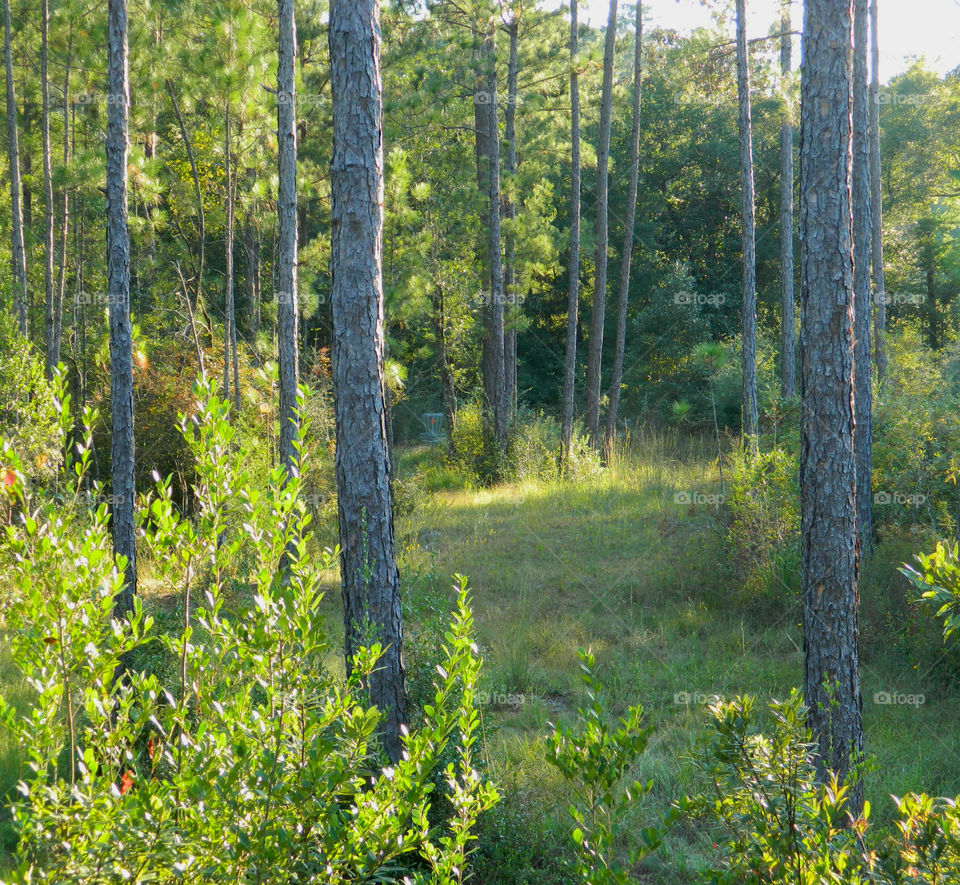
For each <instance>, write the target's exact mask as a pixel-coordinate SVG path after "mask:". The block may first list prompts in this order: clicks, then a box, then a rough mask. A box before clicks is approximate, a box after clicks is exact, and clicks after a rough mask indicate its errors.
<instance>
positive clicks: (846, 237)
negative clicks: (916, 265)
mask: <svg viewBox="0 0 960 885" xmlns="http://www.w3.org/2000/svg"><path fill="white" fill-rule="evenodd" d="M850 10H851V7H850V5H849V3H844V4H841V3H837V2H836V0H807V3H806V6H805V9H804V29H803V34H804V37H803V63H802V73H801V95H802V98H801V136H802V137H801V147H800V181H801V184H802V188H801V195H800V222H801V226H802V227H801V229H802V237H801V255H800V273H801V281H800V285H801V308H802V319H801V324H800V349H801V385H802V397H803V401H802V408H801V448H800V493H801V533H802V553H801V557H802V559H801V572H802V577H801V581H802V587H803V628H804V637H803V645H804V695H805V699H806V706H807V709H808V711H809V712H808V723H809V725H810V728H811V730H812V732H813V736H814V740H815V741H817V743H818V749H819V752H818V757H817V771H818V774H819V776H820V777H821V778H824V777H825V776H826V770H827V769H830V770H832V771H836V772H838V774H839V775H840V776H841V777H845V776H846V775H847V774H849V772H850V769H851V764H852V762H853V761H854V760H855V758H856V757H858V756H859V754H860V753H861V751H862V748H863V730H862V722H861V713H862V710H861V707H862V701H861V696H860V671H859V657H858V651H857V634H858V625H857V608H858V599H857V570H858V556H857V534H856V511H855V490H856V470H855V462H854V451H853V437H854V415H853V396H854V389H853V348H854V334H853V311H854V300H853V231H852V223H851V188H852V180H851V155H852V140H851V131H850V130H851V125H850V117H851V110H852V109H851V86H852V82H851V81H852V58H851V47H852V36H853V35H852V27H851V26H852V22H851V17H850ZM861 806H862V789H861V788H860V787H857V788H855V789H854V792H853V794H852V795H851V810H852V811H853V812H854V813H857V812H858V811H859V810H860V808H861Z"/></svg>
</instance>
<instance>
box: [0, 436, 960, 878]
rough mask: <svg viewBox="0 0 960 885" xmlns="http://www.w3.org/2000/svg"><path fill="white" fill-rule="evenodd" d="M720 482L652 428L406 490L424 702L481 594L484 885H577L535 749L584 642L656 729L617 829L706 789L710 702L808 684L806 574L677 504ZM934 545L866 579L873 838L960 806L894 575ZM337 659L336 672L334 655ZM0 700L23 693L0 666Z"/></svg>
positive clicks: (917, 626)
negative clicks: (777, 569) (744, 548)
mask: <svg viewBox="0 0 960 885" xmlns="http://www.w3.org/2000/svg"><path fill="white" fill-rule="evenodd" d="M431 463H433V462H432V460H431V458H430V456H429V453H427V452H426V451H425V450H424V449H417V450H413V451H410V452H405V453H402V455H401V458H400V461H399V471H400V476H401V482H402V483H403V482H404V481H408V482H407V485H408V487H413V485H414V483H413V479H412V474H414V473H415V472H417V471H423V470H424V469H426V468H428V467H429V466H430V465H431ZM719 479H720V478H719V475H718V474H717V471H716V466H715V462H714V460H713V457H712V447H711V445H710V444H709V443H707V442H704V443H701V442H700V441H697V440H692V441H690V440H684V439H683V438H681V437H678V436H676V435H670V434H660V435H657V434H650V435H648V436H646V437H644V438H643V439H641V440H639V441H635V443H634V445H633V446H632V447H631V448H630V449H629V450H628V451H627V450H624V451H621V452H618V453H617V454H616V455H615V456H614V457H613V458H612V459H611V463H610V465H609V466H608V468H607V469H606V470H605V471H604V472H603V474H602V475H600V476H598V477H596V478H593V479H590V480H587V481H584V482H581V483H576V484H574V483H568V482H550V483H541V482H537V481H525V482H522V483H514V484H505V485H499V486H497V487H494V488H488V489H463V488H459V489H458V488H455V487H454V488H439V489H433V490H431V491H425V490H424V489H423V488H420V489H419V490H416V489H415V490H414V491H408V492H407V494H408V496H409V500H407V501H406V502H405V506H404V508H403V511H402V514H401V515H399V516H398V519H397V526H396V529H397V546H398V550H399V558H400V564H401V574H402V576H403V581H404V594H405V598H404V606H405V617H406V623H405V630H406V633H407V640H408V648H407V670H408V679H409V685H410V690H411V693H412V696H413V697H414V700H417V699H418V698H420V699H422V698H423V697H424V696H425V695H426V692H427V690H428V687H429V684H430V681H431V679H432V673H433V665H434V663H435V660H436V653H437V648H438V644H439V642H441V641H442V635H443V630H444V627H445V624H446V616H447V611H448V609H449V607H450V604H451V602H452V599H453V596H452V592H450V590H449V588H450V585H451V583H452V581H451V576H452V575H453V574H454V573H461V574H466V575H468V576H469V578H470V585H471V587H472V590H473V594H472V603H473V607H474V610H475V614H476V622H477V628H478V642H479V645H480V647H481V652H482V655H483V657H484V659H485V666H484V677H483V678H484V682H483V685H482V689H483V693H482V695H481V698H482V700H483V706H482V719H483V730H484V736H485V754H484V765H485V767H486V769H487V771H488V773H489V774H490V775H491V776H492V777H493V779H494V780H495V781H496V782H497V784H498V786H499V787H500V791H501V794H502V795H503V797H504V798H503V800H502V802H501V804H500V806H499V807H498V808H497V809H495V810H494V811H493V812H491V813H490V814H488V816H487V818H486V819H485V820H484V822H483V827H482V833H481V839H480V841H479V843H478V845H479V847H478V852H477V855H476V858H475V865H476V868H477V881H482V882H484V883H486V885H524V883H530V885H533V883H536V885H552V883H557V885H559V883H566V882H568V881H569V873H567V872H566V871H565V869H564V867H563V860H564V857H565V856H566V855H567V854H568V853H569V848H570V843H569V837H568V815H567V811H566V809H567V807H568V806H569V804H570V801H571V798H572V797H571V794H570V787H569V785H568V784H567V783H566V782H564V780H563V779H562V777H561V776H560V775H559V774H558V773H557V772H556V770H555V769H553V768H552V767H551V766H550V765H549V764H548V763H547V762H546V759H545V755H544V754H545V745H544V742H543V737H544V734H545V733H546V732H547V730H548V729H549V728H550V723H551V722H557V721H561V720H562V721H569V720H572V719H573V718H574V717H575V711H576V707H577V705H578V704H579V703H581V701H582V695H581V686H580V680H579V661H578V658H577V650H578V648H580V647H590V648H591V649H592V650H593V652H594V654H595V656H596V659H597V663H598V668H599V675H600V677H601V679H602V680H603V682H604V685H605V692H606V697H605V701H606V702H607V704H608V706H609V709H611V710H612V711H613V712H614V713H619V712H622V711H623V710H625V709H626V707H627V706H629V705H631V704H635V703H642V704H643V706H644V709H645V711H646V718H647V721H648V723H649V724H651V725H653V727H654V732H653V735H652V737H651V741H650V744H649V749H648V750H647V752H646V754H645V755H644V756H643V757H642V759H641V761H640V762H639V765H638V771H637V772H636V773H635V776H636V777H637V778H639V779H641V780H647V779H652V780H653V782H654V789H653V791H652V793H651V794H650V795H649V796H647V797H646V798H645V799H644V800H643V801H641V802H638V803H637V804H636V805H635V806H634V807H633V808H632V809H631V820H629V821H627V822H626V826H625V828H624V831H625V832H626V833H629V832H631V830H634V829H635V827H638V826H644V825H647V824H649V823H651V822H652V821H653V820H654V819H655V817H656V815H657V814H659V813H660V812H663V811H665V810H666V809H667V807H668V806H669V805H670V803H671V802H673V801H675V800H676V799H677V798H679V797H680V796H681V795H683V794H684V793H688V792H693V791H696V790H697V789H699V787H700V784H699V782H698V774H697V773H696V769H695V767H694V766H693V765H692V763H691V762H690V761H689V758H690V756H691V754H692V753H693V752H694V750H695V748H696V744H697V741H698V740H699V738H700V737H701V735H702V734H703V732H704V726H705V723H706V720H707V716H708V711H707V706H706V701H707V700H708V699H710V698H712V697H714V696H721V697H727V698H729V697H732V696H734V695H736V694H743V693H750V694H754V695H756V696H757V697H758V698H760V699H761V700H766V699H769V698H772V697H783V696H785V695H786V694H787V693H788V692H789V690H790V689H791V688H792V687H793V686H796V685H799V684H800V683H801V682H802V676H803V655H802V631H801V627H800V608H799V600H798V598H797V594H796V590H795V589H791V587H795V586H796V583H797V582H796V580H786V581H785V582H783V581H782V577H781V579H780V581H779V582H778V583H775V584H774V585H773V586H772V587H768V588H767V589H766V590H765V591H762V592H763V598H762V599H760V598H753V597H751V595H750V592H747V591H745V589H744V588H745V586H747V584H748V582H745V579H744V575H743V573H742V568H743V566H742V563H738V562H737V561H736V559H735V557H734V556H732V551H731V550H730V549H729V545H728V542H727V537H726V519H727V515H726V513H725V512H724V510H723V509H721V508H717V507H713V506H710V505H706V504H697V503H683V502H685V501H686V498H685V497H684V496H683V494H682V493H688V494H689V493H693V492H699V493H702V494H710V493H711V492H715V491H717V490H718V489H719ZM450 484H451V485H456V483H455V482H453V481H451V483H450ZM677 493H681V494H680V496H679V497H678V494H677ZM693 497H694V498H695V496H693ZM678 501H680V502H681V503H677V502H678ZM326 529H329V527H326ZM326 534H330V532H329V531H327V532H326ZM930 540H931V539H930V538H928V537H926V536H925V535H906V536H904V535H891V536H889V537H886V538H884V540H883V541H882V542H881V544H880V545H879V547H878V549H877V551H876V553H875V555H874V557H873V558H872V559H871V560H870V561H869V562H868V563H867V564H866V566H865V568H864V570H863V574H862V580H861V596H862V615H861V635H862V651H863V673H862V682H863V697H864V725H865V730H866V746H867V750H868V753H869V754H870V756H871V760H872V769H873V770H872V772H871V774H870V778H869V781H868V783H867V796H868V798H869V799H870V801H871V804H872V806H873V808H874V813H873V817H874V819H875V820H876V821H877V823H878V824H880V825H883V824H884V823H885V822H887V821H889V819H890V817H891V814H892V803H891V802H890V801H889V799H888V798H887V797H888V796H889V795H890V794H895V795H901V794H902V793H904V792H906V791H909V790H916V791H926V792H930V793H936V794H944V795H955V794H957V793H960V756H958V753H957V751H956V750H955V749H954V748H955V747H957V746H960V700H958V695H957V692H956V691H955V688H956V685H957V682H958V679H960V654H958V653H957V652H955V651H952V650H951V649H949V648H946V649H945V648H944V647H943V645H942V643H941V640H940V637H939V633H938V628H937V625H936V624H935V623H933V622H932V620H931V619H930V618H929V616H928V615H927V614H926V613H922V612H921V613H917V612H914V611H913V610H912V609H911V608H910V607H909V606H908V605H907V604H906V602H905V589H906V586H905V580H904V579H903V578H902V576H900V575H899V574H898V573H897V570H896V569H897V566H898V565H899V564H900V563H901V562H903V561H904V560H906V559H909V558H910V556H911V555H912V554H913V553H914V552H916V551H918V550H921V549H925V548H926V547H928V546H929V544H930ZM785 561H786V562H791V561H792V560H791V559H790V558H789V557H787V558H786V559H785ZM790 577H791V576H790V575H788V576H787V578H790ZM792 577H793V578H794V579H795V575H794V576H792ZM145 586H149V581H145ZM749 586H751V587H752V586H754V585H753V584H750V585H749ZM327 589H328V594H327V598H326V600H325V602H324V605H325V607H326V608H327V609H328V612H329V615H330V617H329V626H330V631H331V639H332V640H333V642H334V646H335V645H336V642H337V641H338V638H339V636H340V635H341V631H342V623H341V612H340V606H339V593H338V592H337V589H336V575H335V574H334V575H331V576H330V582H329V586H328V588H327ZM751 592H752V591H751ZM757 592H761V591H757ZM156 604H159V603H156ZM330 664H331V667H332V668H333V669H335V670H337V671H340V670H341V668H342V663H341V662H340V659H339V655H338V654H337V652H336V648H335V647H334V648H333V649H332V651H331V658H330ZM0 691H2V693H3V694H4V695H5V696H7V697H12V698H13V699H15V700H16V699H19V700H20V702H23V700H24V699H25V698H26V690H25V686H22V685H19V684H18V683H17V682H16V677H15V675H14V671H13V669H12V666H11V662H10V661H9V659H8V658H7V657H6V656H5V654H4V653H3V652H0ZM881 692H887V693H888V694H892V695H896V694H905V695H906V694H910V695H920V694H922V695H923V701H924V702H923V703H922V704H919V703H917V704H881V703H874V695H875V694H878V693H881ZM19 764H20V753H19V749H18V748H16V747H11V746H9V745H6V744H4V743H3V736H2V734H0V789H9V787H10V786H12V784H13V783H14V782H15V780H16V776H17V772H18V769H19ZM0 826H3V824H0ZM0 832H4V831H2V830H0ZM6 832H7V834H8V838H9V831H6ZM713 840H714V837H713V836H712V835H711V834H709V833H707V832H703V831H700V830H698V829H697V828H696V827H693V826H691V825H689V824H681V825H680V826H678V827H677V828H676V829H675V830H674V831H673V832H672V833H671V835H670V836H669V837H668V839H667V840H666V842H665V844H664V845H663V846H662V847H661V849H659V850H658V851H657V852H656V854H655V855H653V856H651V857H649V858H647V859H646V860H645V861H644V862H643V863H642V865H641V867H640V868H638V869H637V870H636V871H635V874H636V877H637V879H638V880H639V881H642V882H644V883H648V885H659V883H664V885H666V883H671V885H675V883H678V882H688V881H695V879H696V873H697V871H698V870H700V869H702V868H704V867H706V866H707V865H708V864H709V862H710V860H711V858H712V857H713V856H714V855H715V850H714V849H713ZM7 848H8V850H9V848H10V845H9V842H8V844H7Z"/></svg>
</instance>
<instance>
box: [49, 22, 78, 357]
mask: <svg viewBox="0 0 960 885" xmlns="http://www.w3.org/2000/svg"><path fill="white" fill-rule="evenodd" d="M72 48H73V22H72V21H71V23H70V35H69V37H68V39H67V61H66V67H65V69H64V73H63V154H62V162H63V169H64V172H66V170H67V166H68V165H69V163H70V114H69V113H68V103H69V96H70V67H71V61H72ZM69 229H70V189H69V188H68V187H67V186H66V185H64V186H63V187H62V188H61V193H60V250H59V264H58V267H57V287H56V292H55V294H54V298H55V303H54V310H53V346H54V353H53V365H54V366H56V365H57V363H59V362H60V348H61V345H62V341H63V296H64V292H65V291H66V286H67V237H68V235H69Z"/></svg>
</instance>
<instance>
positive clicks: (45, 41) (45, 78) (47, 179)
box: [40, 0, 57, 378]
mask: <svg viewBox="0 0 960 885" xmlns="http://www.w3.org/2000/svg"><path fill="white" fill-rule="evenodd" d="M49 38H50V7H49V3H48V0H40V153H41V161H42V164H43V304H44V317H45V320H46V322H45V323H44V329H45V335H44V338H45V344H46V347H45V355H46V359H45V360H44V370H45V373H46V376H47V377H48V378H52V377H53V372H54V369H55V368H56V366H57V363H56V355H55V350H56V348H55V346H54V337H55V335H56V325H57V323H56V318H55V305H54V296H53V282H54V279H53V165H52V158H51V149H50V77H49V74H48V71H47V63H48V58H49V54H50V40H49Z"/></svg>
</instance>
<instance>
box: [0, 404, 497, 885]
mask: <svg viewBox="0 0 960 885" xmlns="http://www.w3.org/2000/svg"><path fill="white" fill-rule="evenodd" d="M195 414H196V417H195V418H194V420H193V421H192V422H191V424H190V425H189V428H188V432H187V444H188V446H189V447H190V450H191V451H192V452H193V453H194V456H195V458H196V471H197V483H196V499H197V513H196V518H195V519H194V520H193V521H187V520H184V519H182V518H180V517H179V516H178V514H177V511H176V509H175V507H174V505H173V502H172V499H171V491H170V490H171V482H170V480H169V479H168V480H166V481H164V482H162V483H159V484H158V487H157V490H156V494H155V496H154V498H153V500H152V501H151V502H149V505H148V506H147V507H145V508H144V510H143V511H142V512H141V524H142V531H143V533H144V542H145V544H146V545H147V546H148V547H149V548H150V549H151V550H152V551H153V553H154V557H155V561H156V563H157V565H158V568H159V570H160V574H159V578H160V579H161V580H162V581H164V582H165V583H167V584H168V585H169V586H170V587H175V588H178V590H179V592H180V593H182V594H183V611H184V618H183V623H182V627H181V629H180V630H179V631H161V630H158V629H157V628H156V626H155V624H154V623H153V621H152V619H151V618H150V617H149V616H148V615H147V614H146V613H145V612H144V610H143V607H142V606H141V604H140V602H139V600H137V601H136V604H135V609H134V611H133V613H132V614H131V615H130V616H129V617H128V618H125V619H123V620H118V619H117V618H116V617H114V613H113V605H114V597H115V595H116V593H117V591H118V590H119V589H120V586H121V582H122V569H121V568H120V567H119V566H120V564H119V563H117V562H115V561H114V557H113V555H112V552H111V544H110V535H109V529H108V514H107V508H106V506H105V505H101V506H100V507H98V508H96V509H95V510H93V511H92V512H91V511H89V510H85V509H83V508H64V507H61V506H59V505H57V504H55V503H53V502H51V501H47V502H41V503H40V504H39V506H33V507H32V508H31V511H30V512H31V513H32V514H33V515H32V516H31V517H30V518H29V519H25V520H22V521H21V522H20V523H19V524H18V525H16V526H10V527H8V529H7V532H6V541H5V543H6V544H7V545H9V547H10V549H11V550H12V552H13V553H14V555H15V559H16V570H15V574H14V576H13V577H14V583H15V589H16V597H15V601H14V603H13V606H12V610H11V613H10V614H11V617H10V623H11V624H14V625H16V628H15V629H14V630H13V632H12V634H11V645H12V648H13V652H14V658H15V661H16V663H17V665H18V666H19V668H20V670H21V671H22V673H23V675H24V676H25V677H26V678H27V679H28V680H29V681H30V684H31V685H32V686H33V687H34V689H35V691H36V698H35V700H34V703H33V704H32V706H31V707H30V708H29V709H27V710H24V711H22V712H18V711H16V710H15V709H14V708H13V706H11V705H9V704H7V703H6V702H2V701H0V723H2V725H3V727H4V728H6V729H9V730H10V731H11V732H12V734H13V735H14V737H15V738H16V740H17V741H18V743H19V744H20V746H21V747H23V748H24V750H25V751H26V752H27V753H28V760H27V762H28V765H27V768H28V771H29V773H28V774H27V776H26V777H25V778H24V780H23V781H21V783H20V784H19V785H18V790H19V793H20V798H19V799H18V800H17V801H16V803H15V804H14V806H13V816H14V824H15V827H16V831H17V835H18V838H19V846H18V855H17V856H18V858H19V860H20V864H19V866H18V868H17V870H16V871H14V875H13V878H12V880H11V881H13V882H57V883H59V882H80V881H82V882H85V883H91V885H97V883H113V882H117V881H127V880H133V881H144V879H145V877H149V880H150V881H156V882H174V881H205V882H228V881H229V882H237V881H272V882H292V881H323V882H325V883H348V882H350V883H353V882H361V881H362V882H374V881H399V880H402V881H406V882H411V883H413V882H421V883H425V882H427V881H430V882H431V883H434V882H436V883H453V882H459V881H461V879H462V871H463V870H464V868H465V865H466V862H467V855H468V853H469V850H470V843H471V841H472V839H473V838H474V836H473V833H472V830H473V827H474V824H475V822H476V820H477V817H478V816H479V815H480V814H481V813H482V812H483V811H485V810H487V809H489V808H490V807H491V806H492V805H493V803H494V802H495V800H496V794H495V792H494V791H493V788H492V787H491V786H490V785H489V784H488V783H486V782H484V781H483V780H482V779H481V778H480V777H479V775H477V773H476V772H475V770H474V768H473V765H472V761H471V760H472V752H473V748H474V746H475V744H476V742H477V739H478V713H477V710H476V707H475V704H474V692H475V687H476V684H477V679H478V675H479V667H480V662H479V660H478V658H477V657H476V655H475V653H474V646H473V641H472V634H473V621H472V616H471V613H470V610H469V607H468V597H467V589H466V584H465V581H463V580H462V579H461V580H460V581H459V582H458V587H457V607H456V611H455V613H454V616H453V620H452V622H451V624H450V626H449V629H448V631H447V633H446V637H445V644H444V647H443V649H442V660H443V667H441V668H438V673H439V678H438V679H436V681H435V684H434V691H433V699H432V703H431V704H430V705H425V706H424V717H423V722H422V724H421V726H420V727H419V728H417V729H415V730H412V731H411V732H410V733H409V734H407V735H406V737H405V739H404V744H405V750H406V752H405V754H404V757H403V758H402V759H401V760H400V761H399V762H398V763H396V764H395V765H392V766H384V764H383V760H382V758H381V756H380V752H379V749H378V743H377V739H376V734H377V730H378V724H379V721H380V714H379V713H378V711H377V710H376V709H375V708H372V707H370V706H368V705H367V704H366V703H365V702H364V701H363V684H364V680H365V678H366V677H367V676H368V675H369V673H370V672H371V671H372V669H373V668H374V667H375V666H376V665H377V659H378V657H379V656H380V654H381V649H380V647H379V646H378V645H373V646H371V647H370V648H366V649H363V650H361V651H360V652H359V653H358V655H357V656H356V658H355V659H354V662H353V673H352V676H351V677H350V679H349V680H348V681H347V682H346V683H345V684H339V683H338V682H336V681H335V680H334V679H333V678H332V676H331V675H330V674H329V673H328V672H327V671H326V670H325V668H324V665H323V662H324V659H325V656H326V654H327V644H326V640H325V632H324V624H323V619H322V616H321V615H320V613H319V610H318V606H319V603H320V599H321V593H320V580H321V577H322V569H323V568H326V567H329V566H331V565H332V564H333V562H334V558H335V554H334V553H329V552H328V553H327V554H326V555H325V556H324V557H323V558H322V561H321V562H320V563H319V567H318V566H317V565H315V564H314V557H312V556H308V555H307V552H306V550H307V542H308V534H309V530H308V525H309V516H308V515H307V514H306V512H305V510H304V507H303V504H302V501H301V500H300V498H299V495H300V494H301V490H302V489H301V483H300V480H299V479H297V478H294V479H292V480H290V481H285V476H284V472H283V471H282V470H280V469H274V470H272V471H271V472H270V475H269V477H268V478H267V480H266V482H265V483H263V484H262V489H260V488H258V487H257V485H255V484H253V483H250V482H248V480H249V479H250V477H249V475H248V473H247V466H246V464H247V460H246V453H245V451H244V448H243V445H242V444H241V443H239V442H238V441H237V439H236V438H235V437H234V436H233V433H232V431H231V429H230V426H229V424H228V423H227V421H226V417H227V414H228V406H227V405H226V404H225V403H223V402H221V401H220V400H218V399H217V397H215V396H213V395H212V393H211V391H210V388H209V387H206V388H201V389H200V390H199V391H198V402H197V404H196V413H195ZM81 458H86V453H81ZM85 463H87V462H86V461H83V462H82V464H81V467H82V466H83V464H85ZM78 473H79V474H81V475H82V469H81V470H80V471H78ZM77 488H78V489H79V485H78V486H77ZM16 494H18V495H21V496H22V495H23V494H24V492H23V488H22V485H18V486H16ZM238 512H239V513H243V514H244V518H243V519H242V520H236V519H234V515H235V514H236V513H238ZM238 557H239V558H241V559H242V560H243V561H244V562H247V563H249V573H248V575H247V578H248V580H249V583H250V585H251V587H252V595H251V598H250V601H249V605H246V606H244V607H243V608H242V609H241V610H240V611H239V612H238V613H237V614H235V615H234V614H230V613H229V612H228V609H227V595H226V589H227V584H226V575H228V574H229V572H230V571H231V565H230V564H231V563H232V562H233V561H234V560H236V559H237V558H238ZM285 557H289V560H287V563H288V564H287V568H286V569H284V568H280V567H279V564H280V563H281V562H283V561H284V558H285ZM158 646H159V648H161V649H162V650H163V651H164V652H165V653H166V654H167V655H169V656H170V657H171V658H173V659H175V660H176V662H177V665H178V666H177V668H176V678H175V679H174V680H173V681H172V682H171V683H169V684H165V683H164V682H162V681H161V679H160V678H159V677H158V676H157V674H156V673H152V672H149V671H148V670H147V669H144V668H143V667H142V664H143V663H144V661H147V660H149V659H150V656H151V655H152V654H155V652H154V651H153V649H154V648H156V647H158ZM454 747H455V752H453V753H452V754H451V755H453V756H454V757H455V758H454V761H452V762H450V763H449V764H448V765H447V766H446V768H445V770H444V773H443V776H442V779H441V780H442V786H443V790H442V795H440V796H438V795H436V791H435V790H434V786H433V785H434V780H435V772H436V769H437V766H438V761H439V760H440V759H441V757H442V756H443V755H444V754H445V753H449V752H450V750H451V749H452V748H454ZM440 801H442V802H444V803H446V806H447V807H448V809H449V813H448V814H447V815H446V816H445V817H444V818H443V819H442V820H440V821H439V822H436V823H431V822H430V819H429V815H430V812H431V808H432V806H433V804H434V803H436V802H440Z"/></svg>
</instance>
